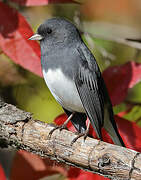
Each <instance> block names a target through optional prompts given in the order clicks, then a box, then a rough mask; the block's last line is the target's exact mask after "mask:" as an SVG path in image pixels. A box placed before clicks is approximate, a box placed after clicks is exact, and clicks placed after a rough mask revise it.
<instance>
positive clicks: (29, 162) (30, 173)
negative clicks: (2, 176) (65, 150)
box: [10, 151, 67, 180]
mask: <svg viewBox="0 0 141 180" xmlns="http://www.w3.org/2000/svg"><path fill="white" fill-rule="evenodd" d="M25 172H26V173H25ZM57 173H61V174H63V175H64V176H67V170H66V169H65V168H64V167H63V166H62V165H60V164H59V165H58V164H57V163H56V162H54V161H52V160H50V159H48V158H46V159H42V158H41V157H39V156H37V155H35V154H32V153H28V152H26V151H18V152H17V153H16V156H15V158H14V161H13V165H12V169H11V176H10V179H11V180H17V179H20V180H25V179H30V180H38V179H41V178H43V177H45V176H50V175H53V174H57Z"/></svg>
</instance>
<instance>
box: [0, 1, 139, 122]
mask: <svg viewBox="0 0 141 180" xmlns="http://www.w3.org/2000/svg"><path fill="white" fill-rule="evenodd" d="M80 2H82V1H81V0H80ZM10 4H11V6H14V7H16V8H17V9H18V11H20V12H21V13H22V14H23V15H24V17H25V18H26V19H27V21H28V22H29V23H30V25H31V26H32V28H33V30H34V31H35V32H36V30H37V28H38V26H39V25H40V24H41V23H43V22H44V20H45V19H48V18H51V17H65V18H67V19H69V20H71V21H73V22H74V23H75V24H77V26H78V28H80V29H81V31H83V32H84V34H83V35H82V36H83V39H84V41H85V42H86V43H87V45H88V46H89V48H90V49H91V51H92V52H93V54H94V55H95V57H96V59H97V62H98V64H99V66H100V69H101V71H103V70H104V69H106V68H107V67H109V66H114V65H120V64H124V63H125V62H128V61H130V60H133V61H136V62H141V53H140V50H138V49H136V48H133V47H131V46H128V45H125V44H119V43H117V42H115V41H112V37H114V38H118V37H120V38H140V37H141V23H140V19H141V1H140V0H124V1H123V0H119V1H113V0H86V1H83V3H81V4H51V5H50V4H49V5H47V6H38V7H21V6H18V5H15V4H13V3H10ZM86 32H89V33H90V34H91V36H88V35H87V33H86ZM100 37H101V38H100ZM103 37H108V39H109V40H106V39H107V38H103ZM0 56H1V57H0V59H1V61H0V66H1V67H4V68H1V69H2V70H1V71H0V86H1V87H2V88H1V90H0V91H1V93H2V94H3V95H4V97H6V101H7V102H10V103H13V104H15V105H16V106H18V107H20V108H22V109H24V110H26V111H29V112H31V113H33V115H34V118H35V119H40V120H42V121H46V122H52V121H53V120H54V118H55V117H57V116H58V115H59V114H61V113H62V112H63V110H62V108H61V106H60V105H59V104H58V103H57V102H56V101H55V100H54V98H53V97H52V95H51V94H50V92H49V90H48V88H47V86H46V85H45V82H44V80H43V79H42V78H40V77H38V76H36V75H34V74H32V73H31V72H28V71H26V70H24V69H22V68H21V67H19V66H18V65H15V64H13V63H12V61H11V60H10V59H8V58H7V57H6V56H5V55H3V54H1V55H0ZM140 89H141V83H138V84H137V85H136V86H135V87H134V88H132V89H130V91H129V93H128V97H127V99H126V100H125V101H124V102H123V103H122V104H120V105H118V106H116V107H115V108H114V111H115V113H118V112H120V111H123V110H125V109H127V106H132V105H134V108H133V110H132V111H131V112H130V113H129V114H127V115H126V116H125V118H127V119H129V120H131V121H133V120H139V119H140V118H141V110H140V103H141V93H140Z"/></svg>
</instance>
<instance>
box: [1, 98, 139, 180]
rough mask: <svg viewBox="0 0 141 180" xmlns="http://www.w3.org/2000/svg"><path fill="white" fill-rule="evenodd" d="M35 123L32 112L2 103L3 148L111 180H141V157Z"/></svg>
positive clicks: (122, 149)
mask: <svg viewBox="0 0 141 180" xmlns="http://www.w3.org/2000/svg"><path fill="white" fill-rule="evenodd" d="M53 128H54V126H53V125H49V124H47V123H43V122H41V121H37V120H33V119H32V117H31V114H30V113H27V112H24V111H22V110H20V109H18V108H16V107H15V106H13V105H10V104H6V103H4V102H3V101H1V100H0V146H1V147H9V146H10V147H14V148H16V149H23V150H26V151H29V152H32V153H35V154H38V155H40V156H42V157H50V158H51V159H54V160H57V161H60V162H64V163H66V164H69V165H72V166H76V167H79V168H81V169H84V170H86V171H91V172H93V173H98V174H100V175H103V176H105V177H108V178H111V179H119V180H122V179H124V180H127V179H128V180H130V179H132V180H140V179H141V154H140V153H138V152H136V151H133V150H130V149H126V148H123V147H119V146H116V145H112V144H108V143H105V142H102V141H99V140H96V139H92V138H87V139H86V140H85V142H84V139H83V137H82V138H79V139H78V140H77V141H76V142H75V143H74V144H73V145H72V146H71V145H70V144H71V142H72V140H73V139H74V138H75V137H76V135H75V134H74V133H72V132H70V131H67V130H62V131H61V132H60V131H59V130H55V131H54V132H53V134H52V136H51V138H50V139H48V134H49V132H50V130H52V129H53Z"/></svg>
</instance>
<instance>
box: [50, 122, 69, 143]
mask: <svg viewBox="0 0 141 180" xmlns="http://www.w3.org/2000/svg"><path fill="white" fill-rule="evenodd" d="M57 129H59V130H60V131H62V130H63V129H67V127H66V126H65V125H61V126H56V127H55V128H53V129H52V130H51V131H50V132H49V134H48V137H47V139H48V140H49V139H50V138H51V136H52V134H53V132H54V131H55V130H57Z"/></svg>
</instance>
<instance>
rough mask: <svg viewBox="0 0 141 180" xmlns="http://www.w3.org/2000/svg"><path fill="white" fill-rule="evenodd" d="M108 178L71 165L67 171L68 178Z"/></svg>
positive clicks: (104, 179)
mask: <svg viewBox="0 0 141 180" xmlns="http://www.w3.org/2000/svg"><path fill="white" fill-rule="evenodd" d="M82 179H86V180H93V179H96V180H108V178H105V177H103V176H100V175H97V174H93V173H91V172H87V171H83V170H81V169H78V168H74V167H71V168H70V169H69V171H68V180H82Z"/></svg>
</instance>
